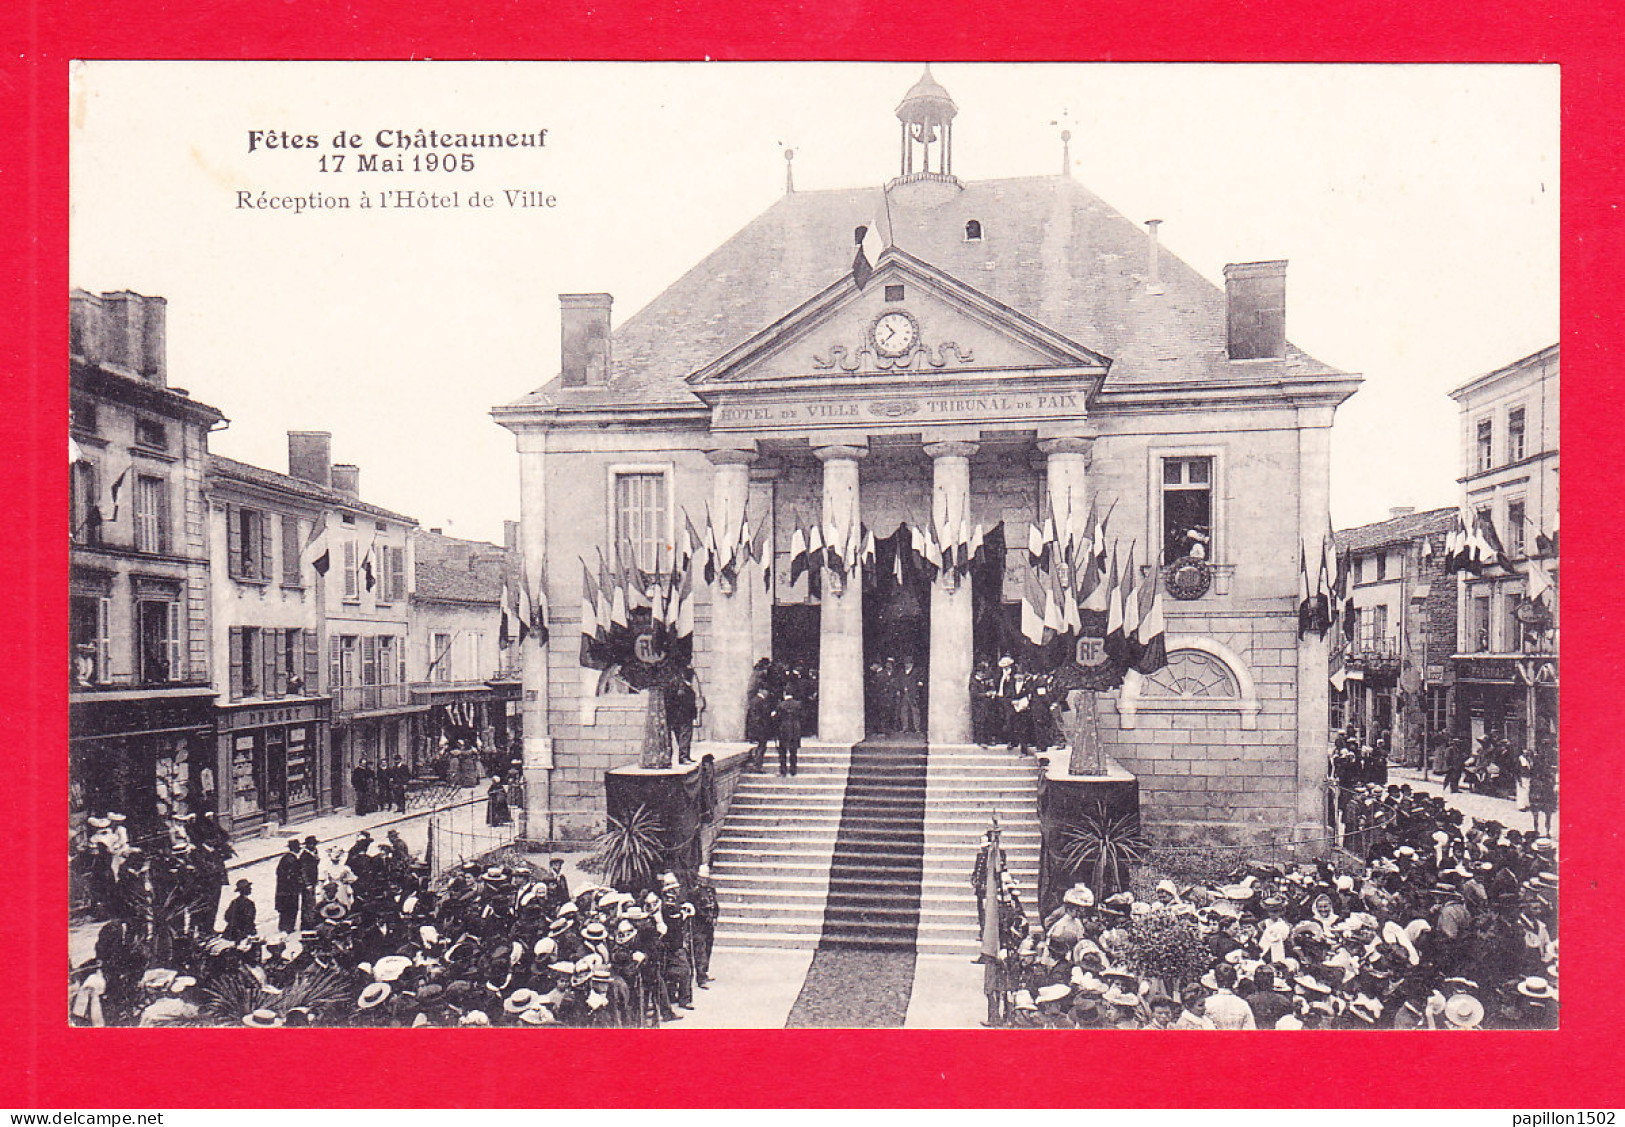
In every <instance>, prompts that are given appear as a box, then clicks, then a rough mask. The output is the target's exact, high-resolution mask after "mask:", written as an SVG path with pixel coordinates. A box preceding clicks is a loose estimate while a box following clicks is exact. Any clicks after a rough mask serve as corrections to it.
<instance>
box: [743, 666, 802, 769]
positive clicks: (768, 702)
mask: <svg viewBox="0 0 1625 1127" xmlns="http://www.w3.org/2000/svg"><path fill="white" fill-rule="evenodd" d="M748 692H749V696H748V697H747V699H746V702H745V741H746V742H747V743H749V744H751V745H752V747H751V753H750V761H749V768H750V769H751V770H753V771H760V770H762V769H763V767H764V766H765V765H766V760H767V745H768V744H770V743H775V742H776V743H777V745H778V752H779V774H780V775H794V774H795V773H796V771H797V760H798V758H799V756H800V753H801V740H802V737H804V736H806V735H807V734H808V732H809V730H811V729H813V728H815V727H816V726H817V724H818V674H817V672H816V671H809V670H806V669H803V668H801V667H799V666H786V665H781V664H779V663H778V662H776V661H773V660H772V659H770V658H765V657H764V658H761V659H759V660H758V661H757V662H756V666H755V668H754V669H752V670H751V677H750V685H749V688H748Z"/></svg>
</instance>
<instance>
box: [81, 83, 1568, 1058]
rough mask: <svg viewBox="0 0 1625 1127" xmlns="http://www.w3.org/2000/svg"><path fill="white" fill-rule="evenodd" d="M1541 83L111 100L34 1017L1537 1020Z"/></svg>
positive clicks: (1555, 521)
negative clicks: (40, 1007)
mask: <svg viewBox="0 0 1625 1127" xmlns="http://www.w3.org/2000/svg"><path fill="white" fill-rule="evenodd" d="M1558 93H1559V91H1558V77H1557V70H1556V68H1555V67H1549V66H1405V67H1398V66H1329V65H1320V66H1271V65H1257V66H1198V65H1171V64H1169V65H1132V66H1131V65H1108V64H1055V65H1044V64H1020V65H995V64H976V63H960V64H952V63H945V64H939V65H934V66H933V65H927V64H925V63H923V62H917V61H916V62H903V61H899V62H892V63H840V64H834V63H829V64H815V63H783V64H675V63H673V64H657V63H624V64H612V63H385V62H377V63H361V62H354V63H294V62H287V63H271V62H266V63H247V62H218V63H204V62H116V61H90V62H79V63H76V64H74V65H73V67H72V74H71V89H70V121H69V126H70V131H71V132H70V150H69V153H70V169H71V218H70V246H69V275H70V285H71V293H70V295H69V299H68V302H69V326H70V337H69V342H68V347H69V357H68V363H69V388H68V391H69V409H70V433H69V462H70V481H71V485H70V494H71V496H70V502H71V503H70V506H69V510H70V511H69V521H70V539H71V567H70V574H69V579H68V583H69V590H68V597H69V655H68V657H69V674H70V685H69V690H68V708H69V729H70V730H69V744H68V755H69V795H68V798H69V801H68V804H67V813H66V817H67V824H66V825H65V826H64V827H63V828H64V829H65V830H67V831H68V834H69V837H70V859H69V870H68V880H69V902H68V915H67V918H66V919H65V920H64V921H63V926H64V932H65V942H66V944H67V949H68V955H69V965H70V968H71V969H70V971H69V981H68V983H67V985H68V987H69V989H68V991H67V992H66V998H67V1002H66V1005H67V1009H66V1012H64V1013H62V1014H61V1015H60V1020H61V1021H62V1022H63V1023H69V1022H71V1023H72V1024H73V1025H76V1026H148V1027H151V1026H198V1025H204V1026H234V1027H239V1028H240V1027H244V1026H248V1027H281V1028H287V1027H300V1026H343V1027H358V1026H359V1027H373V1026H394V1027H419V1028H421V1027H447V1026H455V1027H470V1026H509V1027H560V1026H562V1027H590V1028H593V1029H627V1028H639V1027H662V1026H675V1027H676V1028H679V1029H689V1028H710V1029H784V1028H797V1027H816V1028H831V1029H849V1028H882V1029H883V1028H894V1029H898V1028H911V1029H912V1028H920V1029H978V1030H979V1029H982V1028H984V1027H985V1028H989V1029H1002V1028H1017V1029H1020V1028H1043V1029H1087V1030H1140V1029H1153V1030H1154V1029H1170V1028H1179V1029H1221V1030H1224V1029H1280V1030H1316V1029H1343V1030H1362V1031H1363V1030H1413V1031H1416V1033H1417V1035H1418V1036H1425V1035H1426V1034H1427V1033H1429V1032H1432V1031H1446V1030H1462V1029H1502V1030H1538V1029H1544V1030H1550V1029H1555V1028H1557V1027H1558V1026H1559V1024H1560V1012H1561V1009H1560V1008H1561V1000H1560V992H1561V986H1560V979H1559V975H1558V918H1557V912H1556V908H1557V902H1558V890H1559V885H1560V874H1561V872H1562V867H1561V866H1560V864H1559V860H1558V857H1559V842H1560V841H1561V836H1560V829H1559V821H1560V819H1559V814H1558V806H1559V803H1558V795H1559V791H1560V787H1559V779H1560V771H1559V763H1560V756H1559V750H1558V749H1559V744H1560V728H1559V720H1558V696H1559V684H1560V678H1559V668H1560V661H1559V646H1558V639H1559V603H1560V591H1561V586H1562V578H1561V574H1560V567H1559V558H1560V557H1559V528H1560V521H1559V499H1558V467H1559V459H1558V450H1559V439H1560V435H1559V403H1560V395H1559V350H1558V320H1557V315H1558V246H1559V243H1558V216H1559V205H1558V200H1559V189H1560V184H1559V179H1558V171H1559V170H1558V152H1559V150H1558V144H1559V131H1558V124H1559V113H1558V109H1559V101H1558ZM153 1036H162V1034H161V1033H154V1034H153Z"/></svg>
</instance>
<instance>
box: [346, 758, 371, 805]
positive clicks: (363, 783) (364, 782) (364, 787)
mask: <svg viewBox="0 0 1625 1127" xmlns="http://www.w3.org/2000/svg"><path fill="white" fill-rule="evenodd" d="M350 790H351V791H353V792H354V797H355V812H356V813H357V814H371V813H372V767H371V766H369V765H368V763H367V761H366V760H365V759H363V760H362V761H361V762H360V763H357V764H356V765H355V770H353V771H351V772H350Z"/></svg>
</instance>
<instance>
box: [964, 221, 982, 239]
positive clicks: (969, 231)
mask: <svg viewBox="0 0 1625 1127" xmlns="http://www.w3.org/2000/svg"><path fill="white" fill-rule="evenodd" d="M965 241H966V242H967V243H979V242H981V241H982V221H981V220H980V219H972V220H969V221H967V222H966V224H965Z"/></svg>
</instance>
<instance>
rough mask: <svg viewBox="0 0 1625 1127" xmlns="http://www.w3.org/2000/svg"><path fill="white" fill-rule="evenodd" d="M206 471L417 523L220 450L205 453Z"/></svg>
mask: <svg viewBox="0 0 1625 1127" xmlns="http://www.w3.org/2000/svg"><path fill="white" fill-rule="evenodd" d="M209 472H210V473H211V474H217V475H219V476H222V477H228V478H235V479H237V480H238V481H246V482H249V483H250V484H254V485H264V486H269V487H270V488H272V489H280V490H282V491H283V492H285V493H293V494H295V495H297V496H300V497H305V498H308V499H309V500H311V501H315V502H317V503H318V504H323V505H332V506H334V507H336V508H341V509H348V510H350V511H351V512H356V513H365V514H366V515H368V516H374V517H382V518H383V519H385V520H398V521H400V522H401V523H402V524H417V522H418V521H417V518H416V517H409V516H404V515H402V514H401V513H396V512H391V511H390V510H388V509H385V508H382V507H380V506H378V505H373V504H369V503H367V502H366V501H362V500H360V499H358V498H356V497H353V496H351V495H350V494H348V493H342V492H340V491H339V490H337V489H330V488H327V487H325V486H321V485H316V484H315V483H313V482H309V481H303V480H301V479H299V478H297V477H290V476H289V475H288V474H285V473H277V472H276V471H275V470H268V469H265V468H264V467H262V466H251V465H249V464H248V463H247V462H239V461H237V460H236V459H235V458H228V457H226V456H225V455H224V454H210V455H209Z"/></svg>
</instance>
